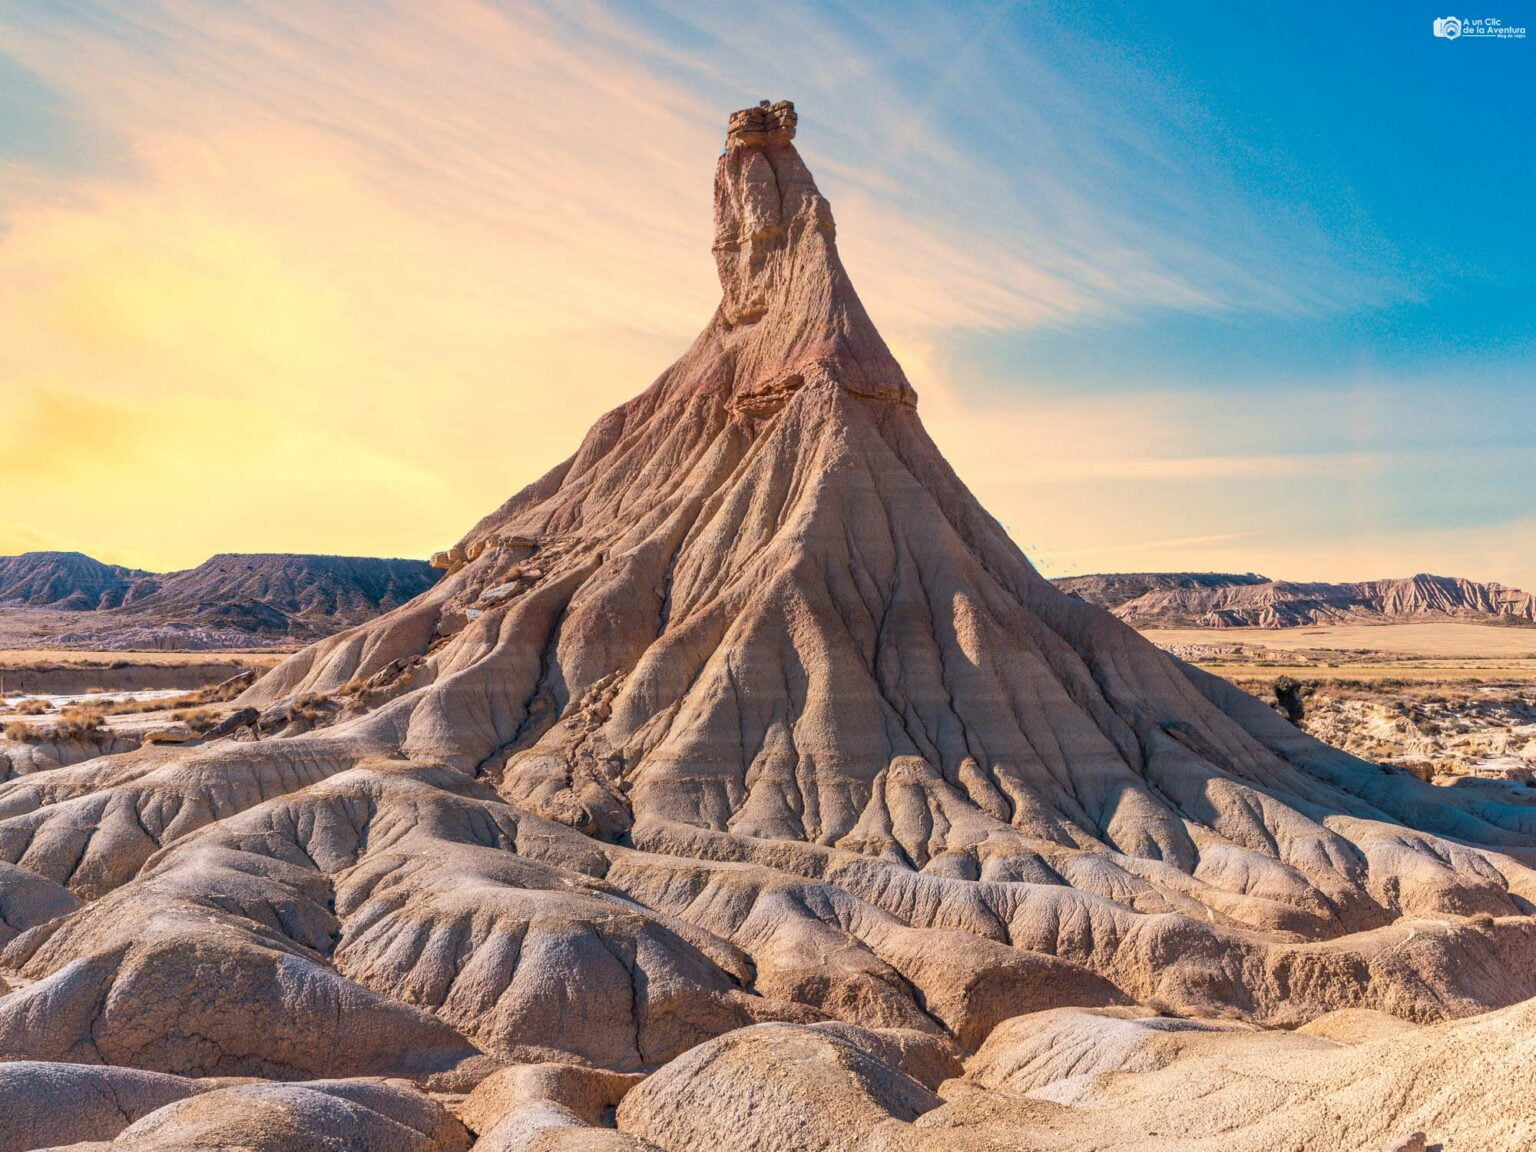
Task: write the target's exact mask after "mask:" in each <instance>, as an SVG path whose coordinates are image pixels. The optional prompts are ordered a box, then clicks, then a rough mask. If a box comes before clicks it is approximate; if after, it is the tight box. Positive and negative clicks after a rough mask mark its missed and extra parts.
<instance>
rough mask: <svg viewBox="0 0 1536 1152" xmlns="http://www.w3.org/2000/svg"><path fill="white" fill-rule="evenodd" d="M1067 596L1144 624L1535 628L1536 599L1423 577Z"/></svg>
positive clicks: (1209, 578) (1080, 585)
mask: <svg viewBox="0 0 1536 1152" xmlns="http://www.w3.org/2000/svg"><path fill="white" fill-rule="evenodd" d="M1055 584H1056V586H1057V587H1058V588H1060V589H1061V590H1062V591H1064V592H1067V593H1069V594H1071V595H1073V596H1076V597H1077V598H1078V599H1081V600H1086V601H1088V603H1090V604H1097V605H1098V606H1099V607H1101V608H1107V609H1109V610H1110V611H1111V612H1113V613H1114V614H1115V615H1116V616H1118V617H1120V619H1122V620H1125V621H1127V622H1128V623H1131V624H1134V625H1136V626H1137V627H1141V628H1147V627H1154V628H1155V627H1164V628H1185V627H1196V628H1295V627H1300V626H1302V625H1308V624H1391V623H1403V622H1413V621H1424V620H1469V621H1484V622H1491V621H1496V622H1498V623H1510V624H1531V623H1536V596H1533V595H1531V594H1530V593H1528V592H1522V591H1520V589H1518V588H1508V587H1505V586H1504V585H1502V584H1480V583H1478V582H1477V581H1476V580H1464V579H1462V578H1460V577H1457V576H1429V575H1424V574H1422V573H1421V574H1420V575H1418V576H1410V577H1408V578H1406V579H1403V580H1367V581H1364V582H1361V583H1358V584H1324V583H1298V582H1295V581H1291V580H1269V579H1266V578H1265V577H1263V576H1256V575H1254V574H1253V573H1252V572H1248V573H1244V574H1242V575H1235V574H1231V573H1223V572H1115V573H1109V574H1105V575H1094V576H1064V577H1062V578H1061V579H1059V580H1056V581H1055Z"/></svg>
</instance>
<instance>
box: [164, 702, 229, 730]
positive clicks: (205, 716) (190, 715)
mask: <svg viewBox="0 0 1536 1152" xmlns="http://www.w3.org/2000/svg"><path fill="white" fill-rule="evenodd" d="M171 719H172V720H180V721H181V722H182V723H183V724H185V725H186V726H187V727H188V728H190V729H192V731H194V732H206V731H208V729H210V728H212V727H213V726H214V725H215V724H217V723H218V722H219V714H218V713H217V712H215V711H214V710H213V709H211V708H197V709H193V710H191V711H182V712H173V713H171Z"/></svg>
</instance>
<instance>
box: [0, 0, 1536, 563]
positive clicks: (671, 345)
mask: <svg viewBox="0 0 1536 1152" xmlns="http://www.w3.org/2000/svg"><path fill="white" fill-rule="evenodd" d="M775 13H776V15H775V20H776V21H777V27H776V28H775V29H773V30H772V31H773V34H772V35H768V34H765V33H764V32H763V30H761V29H759V30H757V31H753V30H748V29H743V28H742V27H741V26H740V23H739V21H733V20H732V19H731V18H730V17H729V16H728V15H725V14H720V13H715V12H713V11H712V10H711V9H709V8H707V7H704V6H698V7H693V6H687V5H672V4H667V3H664V4H661V5H658V6H655V7H647V8H645V9H643V11H642V10H641V9H635V8H628V7H625V6H609V5H604V4H590V5H588V4H582V5H575V6H564V5H562V6H550V7H547V8H546V7H542V6H539V5H535V4H527V5H522V4H517V5H512V4H508V5H503V4H491V3H482V2H479V0H449V2H445V3H441V4H436V5H407V4H368V5H363V4H355V3H327V4H316V5H302V6H297V5H285V4H281V3H276V2H273V3H270V4H261V3H257V4H243V5H239V6H235V5H225V4H217V3H193V2H178V0H157V2H154V3H145V4H116V3H81V4H70V5H68V6H64V5H54V4H48V3H42V2H23V3H20V4H17V5H9V6H7V7H6V8H5V10H4V11H0V413H3V419H0V491H4V493H5V496H6V498H5V500H4V502H3V505H0V553H13V552H19V551H25V550H38V549H73V550H79V551H83V552H86V553H89V554H91V555H93V556H96V557H97V558H99V559H102V560H106V561H109V562H115V563H124V564H129V565H133V566H136V567H144V568H150V569H156V570H168V569H174V568H185V567H190V566H193V565H195V564H197V563H199V562H201V561H202V560H203V559H205V558H206V557H207V556H209V555H210V554H212V553H215V552H224V551H241V552H256V551H284V552H288V551H297V552H325V553H338V554H358V555H387V556H427V555H430V554H431V553H432V552H433V551H435V550H437V549H441V548H444V547H446V546H448V545H449V544H450V543H452V542H453V541H454V540H456V539H457V538H458V537H459V536H460V535H461V534H462V533H463V532H464V531H465V530H466V529H467V528H468V527H469V526H470V525H472V524H473V523H474V522H475V521H476V520H477V519H478V518H479V517H480V516H481V515H483V514H484V513H485V512H487V511H489V510H490V509H492V508H494V507H495V506H497V505H498V504H500V503H501V502H502V501H503V500H504V499H505V498H506V497H507V496H509V495H510V494H511V493H512V492H514V491H516V490H517V489H519V488H521V487H522V486H524V485H525V484H527V483H530V482H531V481H533V480H534V479H536V478H537V477H538V476H539V475H540V474H542V473H543V472H544V471H546V470H547V469H548V468H550V467H552V466H554V465H555V464H557V463H558V462H559V461H560V460H562V459H563V458H565V457H566V456H568V455H569V454H570V453H571V452H573V451H574V450H575V448H576V446H577V444H578V442H579V440H580V438H581V436H582V435H583V433H584V432H585V430H586V429H587V427H588V426H590V425H591V423H592V422H593V421H594V420H595V419H596V418H597V417H598V416H599V415H601V413H602V412H604V411H605V410H607V409H608V408H611V407H612V406H614V405H615V404H618V403H621V402H622V401H624V400H626V399H628V398H629V397H630V396H632V395H634V394H636V393H638V392H639V391H641V390H642V389H643V388H644V387H645V386H646V385H647V384H648V383H649V382H650V381H651V380H653V379H654V378H655V377H656V376H657V375H658V374H659V373H660V372H661V371H662V370H663V369H664V368H665V367H666V365H667V364H668V363H670V362H671V361H672V360H673V359H675V358H676V357H677V356H678V355H680V354H681V353H682V352H683V351H684V350H685V349H686V347H687V346H688V343H689V342H690V341H691V340H692V338H693V337H694V335H695V334H696V333H697V331H698V330H699V329H700V328H702V327H703V325H704V324H705V323H706V322H707V321H708V319H709V316H710V314H711V312H712V310H713V308H714V306H715V302H716V299H717V297H718V285H717V283H716V281H715V277H714V266H713V262H712V259H711V254H710V240H711V234H710V226H711V206H710V182H711V177H712V164H713V160H714V157H715V155H716V154H717V153H718V151H719V148H720V143H721V140H722V139H723V134H724V124H725V118H726V115H727V114H728V113H729V112H730V111H731V110H732V109H734V108H736V107H740V106H743V105H745V104H750V103H754V102H756V100H757V99H758V98H760V97H764V96H767V97H772V98H775V99H777V98H781V97H782V98H789V99H793V100H794V101H796V104H797V107H798V108H799V110H800V114H801V122H800V137H799V143H800V145H801V148H802V151H803V153H804V155H805V157H806V159H807V162H808V163H809V164H810V166H811V168H812V169H813V170H814V171H815V172H816V174H817V178H818V181H819V183H820V186H821V188H822V190H823V191H824V192H825V193H826V194H827V196H828V198H829V199H830V201H831V202H832V205H833V209H834V211H835V212H836V214H837V220H838V229H839V243H840V247H841V251H842V255H843V259H844V262H845V263H846V264H847V266H848V269H849V272H850V274H851V276H852V278H853V281H854V283H855V284H856V285H857V287H858V289H859V291H860V293H861V295H862V297H863V299H864V301H865V303H866V305H867V306H868V308H869V311H870V313H871V314H872V316H873V317H874V319H875V321H876V323H877V324H878V325H879V326H880V328H881V330H882V332H883V333H884V334H885V336H886V338H887V340H888V341H889V342H890V344H891V346H892V349H893V351H894V352H895V353H896V354H897V356H898V358H900V359H901V361H902V363H903V365H904V367H905V368H906V370H907V371H908V373H909V375H910V376H911V378H912V381H913V383H914V385H915V386H916V387H917V389H918V392H919V394H920V396H921V401H920V405H919V412H920V413H921V414H922V416H923V419H924V421H925V422H926V424H927V425H928V427H929V428H930V429H931V431H932V432H933V434H934V437H935V439H936V440H937V442H938V443H939V445H940V447H941V448H942V449H943V450H944V452H945V454H946V455H947V457H948V458H949V460H950V461H951V463H952V464H953V465H954V467H955V469H956V470H957V471H958V472H959V474H960V475H961V477H962V478H963V479H965V481H966V482H967V483H968V484H970V485H971V487H972V488H973V490H974V491H975V492H976V493H977V495H978V497H979V498H980V499H981V500H982V502H983V503H984V504H985V505H986V506H987V507H988V508H989V509H990V510H991V511H992V512H993V513H994V514H995V515H997V516H998V517H999V519H1001V520H1002V521H1003V522H1004V523H1005V524H1007V526H1008V527H1009V530H1010V531H1011V532H1012V533H1013V535H1014V538H1015V539H1016V540H1017V541H1018V542H1019V544H1020V546H1021V547H1023V548H1024V549H1025V551H1026V553H1027V554H1029V555H1030V557H1031V559H1033V560H1035V561H1036V562H1037V564H1038V565H1039V566H1040V567H1041V568H1042V570H1044V571H1045V572H1046V573H1047V574H1048V575H1056V574H1065V573H1069V572H1088V571H1101V570H1139V569H1148V570H1171V569H1179V570H1207V569H1208V570H1238V571H1247V570H1255V571H1263V572H1266V573H1267V574H1268V575H1270V576H1273V577H1279V578H1292V579H1365V578H1373V577H1391V576H1403V575H1408V574H1411V573H1414V572H1419V571H1434V572H1439V573H1442V574H1455V575H1460V576H1467V577H1470V578H1474V579H1481V580H1498V581H1502V582H1505V583H1511V584H1517V585H1523V586H1525V587H1526V588H1528V589H1532V588H1536V508H1533V504H1532V499H1531V498H1532V495H1533V493H1536V484H1533V482H1532V481H1531V479H1530V478H1531V476H1532V475H1533V474H1536V404H1532V403H1531V396H1532V394H1533V390H1536V389H1533V385H1536V381H1533V366H1536V333H1533V328H1532V324H1533V321H1532V319H1531V316H1530V315H1529V304H1530V301H1531V300H1532V299H1536V291H1533V288H1536V285H1533V284H1532V280H1533V279H1536V258H1533V256H1536V238H1533V230H1536V228H1533V225H1532V223H1531V221H1530V219H1529V213H1528V208H1527V207H1525V206H1524V204H1523V201H1524V198H1525V194H1526V192H1527V191H1528V188H1529V179H1530V177H1531V176H1532V174H1533V173H1536V144H1533V142H1532V139H1531V135H1530V133H1529V131H1528V118H1529V115H1530V112H1531V110H1532V108H1531V105H1532V96H1533V92H1536V80H1533V78H1532V73H1531V70H1530V68H1529V62H1530V58H1529V56H1528V54H1527V53H1528V52H1529V51H1531V50H1532V49H1531V48H1529V47H1527V46H1524V45H1497V44H1496V45H1470V46H1467V45H1447V44H1446V43H1444V42H1443V41H1436V40H1434V38H1433V37H1432V36H1431V35H1430V32H1429V26H1428V20H1429V16H1428V15H1427V14H1426V15H1425V16H1424V19H1423V20H1420V19H1419V16H1418V15H1417V14H1413V15H1412V16H1411V18H1410V16H1409V14H1406V13H1405V14H1403V15H1402V20H1401V26H1400V27H1399V26H1398V22H1397V20H1396V17H1395V16H1393V17H1392V18H1390V19H1389V18H1388V17H1386V16H1383V17H1382V18H1381V24H1382V27H1383V29H1384V31H1383V32H1382V34H1381V36H1380V37H1379V38H1378V39H1377V40H1361V41H1358V42H1356V41H1349V42H1348V43H1335V42H1317V41H1313V40H1311V39H1309V38H1308V37H1307V36H1305V35H1304V34H1303V32H1304V29H1301V28H1296V29H1292V28H1290V27H1288V25H1287V24H1286V23H1282V22H1280V21H1279V19H1278V17H1277V18H1276V20H1275V21H1274V22H1273V23H1271V22H1269V21H1268V20H1257V21H1252V22H1250V24H1249V25H1248V27H1247V29H1246V31H1244V32H1242V33H1241V34H1239V33H1238V32H1234V30H1233V28H1231V27H1228V26H1225V25H1224V24H1223V23H1222V20H1223V18H1222V17H1221V16H1220V14H1219V11H1218V10H1216V9H1214V8H1213V9H1209V10H1206V9H1201V16H1200V19H1199V20H1195V19H1193V18H1191V17H1190V16H1189V14H1184V15H1183V16H1181V15H1180V14H1177V13H1170V14H1168V16H1167V17H1166V23H1165V22H1164V21H1163V20H1162V19H1159V20H1154V19H1153V18H1152V17H1150V16H1148V15H1146V14H1144V13H1143V14H1141V15H1139V16H1138V17H1136V18H1135V19H1132V18H1131V17H1129V16H1127V15H1126V14H1125V13H1124V12H1123V11H1121V10H1119V9H1117V8H1114V7H1113V6H1106V7H1105V8H1103V10H1102V11H1096V12H1095V13H1093V14H1091V15H1089V14H1086V12H1085V10H1083V9H1073V10H1071V12H1069V11H1068V10H1066V9H1054V8H1049V7H1045V6H1040V7H1034V8H1030V7H1024V8H1017V7H1011V6H1002V7H999V8H996V9H987V10H982V9H977V10H976V11H975V12H974V13H972V14H954V13H950V12H948V11H947V10H946V9H945V8H943V7H940V6H935V7H932V8H922V9H918V10H915V11H914V10H903V11H902V13H896V12H886V13H883V14H882V15H881V16H880V17H878V18H877V17H875V16H874V15H871V16H868V17H866V18H858V17H855V16H853V15H850V14H849V13H848V12H847V11H845V10H843V9H840V8H836V7H833V6H823V5H818V4H814V3H806V4H791V5H785V6H782V10H781V9H779V8H776V9H775ZM1287 20H1288V21H1299V22H1301V23H1305V17H1298V16H1297V15H1296V14H1295V13H1292V14H1291V16H1289V17H1287ZM1421 24H1422V25H1423V27H1420V25H1421ZM1175 25H1179V26H1181V27H1182V29H1183V30H1182V31H1177V32H1176V29H1175ZM919 40H920V41H921V44H922V52H921V60H919V57H918V55H917V54H915V53H913V52H912V51H909V50H908V46H909V45H910V44H912V43H914V42H917V41H919ZM1250 42H1251V44H1250ZM1260 44H1261V45H1262V49H1263V54H1264V59H1265V60H1266V61H1267V63H1265V64H1264V65H1263V66H1262V68H1256V69H1255V70H1252V71H1250V73H1249V81H1248V83H1249V85H1250V89H1249V91H1248V93H1247V98H1248V100H1249V103H1247V104H1244V103H1242V101H1239V100H1236V99H1235V98H1234V96H1233V93H1232V92H1231V91H1229V90H1227V89H1225V88H1224V87H1223V86H1222V85H1223V84H1224V83H1225V81H1223V80H1221V79H1220V77H1222V76H1225V75H1226V74H1227V72H1229V71H1232V70H1233V69H1234V68H1235V67H1236V65H1237V64H1238V63H1239V62H1240V61H1241V60H1242V59H1243V53H1244V52H1245V51H1246V50H1248V48H1249V47H1250V46H1257V45H1260ZM1463 47H1468V48H1469V49H1471V50H1477V49H1485V50H1486V55H1485V56H1484V57H1483V58H1482V59H1481V60H1480V61H1478V62H1475V63H1468V62H1467V57H1466V55H1465V54H1464V53H1463V54H1460V55H1459V56H1458V55H1457V53H1458V49H1460V48H1463ZM1504 49H1508V51H1504ZM1105 53H1113V54H1114V57H1115V69H1114V71H1113V75H1112V76H1111V74H1110V72H1109V70H1108V68H1107V66H1105V65H1102V64H1101V63H1098V62H1097V61H1099V60H1101V58H1103V56H1104V54H1105ZM1453 56H1456V57H1457V58H1455V59H1453V58H1452V57H1453ZM1496 58H1498V59H1496ZM923 61H927V62H932V61H941V62H942V68H941V69H939V70H936V69H935V67H934V66H933V65H932V64H931V63H924V62H923ZM1367 91H1369V93H1370V96H1369V99H1368V100H1366V99H1365V98H1364V97H1363V95H1362V94H1363V93H1366V92H1367ZM1495 91H1496V92H1497V93H1498V94H1499V95H1498V98H1497V99H1489V98H1488V93H1490V92H1495ZM1391 103H1396V104H1399V105H1406V106H1407V111H1406V112H1404V111H1401V110H1399V111H1398V112H1397V113H1396V114H1395V117H1394V120H1395V121H1400V123H1398V124H1397V127H1396V128H1395V129H1393V130H1392V131H1391V132H1388V131H1387V129H1385V128H1384V127H1383V126H1382V123H1381V122H1379V121H1378V120H1377V119H1376V112H1375V109H1377V107H1378V106H1379V105H1380V106H1384V105H1385V104H1391ZM1005 109H1006V110H1007V111H1006V112H1005V111H1004V110H1005ZM1229 109H1231V111H1230V114H1227V110H1229ZM1281 109H1283V110H1284V112H1285V115H1284V116H1283V117H1282V116H1280V115H1279V110H1281ZM1329 110H1331V112H1330V111H1329ZM1474 111H1475V112H1476V113H1477V118H1476V119H1474V118H1473V116H1472V113H1473V112H1474ZM1415 116H1417V117H1418V119H1417V120H1415ZM1282 121H1284V122H1285V123H1288V124H1290V125H1291V126H1292V127H1291V128H1290V129H1289V130H1282V129H1281V128H1280V127H1278V125H1279V124H1280V123H1281V122H1282ZM1447 124H1454V125H1459V126H1460V127H1459V129H1458V131H1457V132H1455V133H1453V132H1450V131H1448V130H1445V125H1447ZM1522 125H1524V127H1522ZM1409 132H1412V133H1413V135H1414V139H1413V141H1412V142H1411V143H1412V146H1411V147H1410V142H1409V140H1408V133H1409ZM1394 133H1395V134H1394ZM1361 141H1366V142H1368V143H1366V144H1361V143H1360V142H1361ZM1357 145H1358V146H1357ZM1437 213H1442V214H1445V215H1446V217H1447V218H1448V219H1455V220H1468V219H1477V220H1485V221H1489V222H1491V223H1490V227H1489V228H1488V229H1486V230H1483V229H1479V228H1474V227H1464V228H1452V227H1447V228H1446V229H1444V230H1435V229H1428V228H1426V227H1425V226H1424V221H1425V220H1426V219H1430V218H1433V217H1434V216H1435V215H1436V214H1437ZM1425 234H1427V235H1429V237H1430V239H1429V240H1428V241H1420V240H1418V239H1417V237H1420V236H1422V235H1425Z"/></svg>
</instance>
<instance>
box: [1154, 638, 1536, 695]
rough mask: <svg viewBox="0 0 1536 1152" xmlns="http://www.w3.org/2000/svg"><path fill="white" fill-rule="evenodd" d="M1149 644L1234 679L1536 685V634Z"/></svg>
mask: <svg viewBox="0 0 1536 1152" xmlns="http://www.w3.org/2000/svg"><path fill="white" fill-rule="evenodd" d="M1142 635H1144V636H1146V638H1147V639H1148V640H1151V641H1152V642H1153V643H1154V644H1157V645H1158V646H1160V647H1163V648H1167V649H1169V650H1170V651H1172V652H1175V653H1176V654H1177V655H1179V656H1182V657H1183V658H1184V659H1186V660H1189V661H1191V662H1193V663H1195V664H1198V665H1200V666H1201V667H1202V668H1205V669H1207V670H1209V671H1211V672H1215V673H1216V674H1217V675H1220V676H1225V677H1227V678H1228V679H1235V680H1246V679H1252V678H1260V677H1269V678H1271V679H1273V678H1274V677H1276V676H1280V675H1291V676H1295V677H1297V678H1298V679H1325V680H1379V679H1395V680H1410V681H1423V682H1455V681H1482V682H1485V683H1486V682H1503V681H1516V682H1521V683H1529V684H1536V629H1532V628H1505V627H1497V626H1490V625H1484V624H1383V625H1379V626H1375V627H1372V626H1370V625H1362V624H1345V625H1333V626H1325V627H1317V628H1286V629H1268V628H1225V629H1219V630H1218V629H1210V628H1152V629H1147V630H1146V631H1144V632H1143V633H1142Z"/></svg>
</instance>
